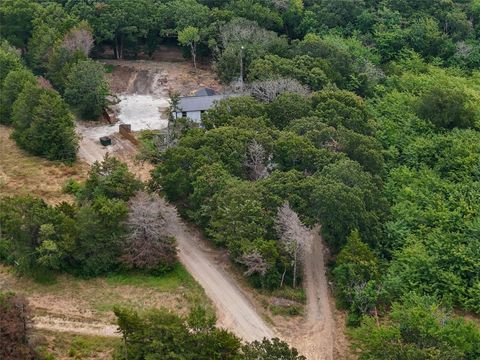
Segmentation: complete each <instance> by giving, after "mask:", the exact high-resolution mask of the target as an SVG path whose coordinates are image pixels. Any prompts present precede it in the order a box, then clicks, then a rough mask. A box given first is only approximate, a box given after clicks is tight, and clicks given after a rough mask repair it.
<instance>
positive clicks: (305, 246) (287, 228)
mask: <svg viewBox="0 0 480 360" xmlns="http://www.w3.org/2000/svg"><path fill="white" fill-rule="evenodd" d="M275 229H276V230H277V234H278V236H279V238H280V241H281V243H282V244H283V247H284V248H285V250H286V251H287V253H288V254H289V255H290V256H291V257H292V265H293V287H296V285H297V267H298V264H299V263H301V262H302V261H303V259H304V256H305V254H306V253H307V252H309V251H310V245H311V236H310V232H309V231H308V228H307V227H306V226H305V225H303V224H302V222H301V221H300V219H299V217H298V215H297V213H296V212H295V211H293V210H292V209H291V208H290V205H289V204H288V202H285V203H284V204H283V205H282V206H281V207H279V208H278V212H277V218H276V219H275ZM282 285H283V277H282V283H281V284H280V286H282Z"/></svg>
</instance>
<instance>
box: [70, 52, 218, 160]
mask: <svg viewBox="0 0 480 360" xmlns="http://www.w3.org/2000/svg"><path fill="white" fill-rule="evenodd" d="M103 62H104V63H105V64H108V65H111V66H113V70H112V72H111V73H110V74H108V75H109V76H108V80H109V83H110V86H111V89H112V92H114V93H115V94H117V96H118V99H119V100H120V102H119V103H118V104H116V105H115V106H113V110H114V112H115V114H116V117H117V119H118V122H117V123H116V124H114V125H110V124H106V123H104V124H98V123H94V122H78V123H77V134H78V135H79V137H80V149H79V157H80V158H81V159H83V160H85V161H86V162H87V163H90V164H91V163H93V162H95V161H101V160H102V158H103V157H104V155H105V154H106V153H107V152H109V153H111V154H113V155H115V156H116V157H118V158H119V159H121V160H123V161H126V160H127V159H130V160H132V159H133V157H134V155H135V154H136V150H135V146H133V145H132V144H131V143H130V142H129V141H128V140H126V139H123V138H122V137H121V136H119V134H118V126H119V125H120V124H130V125H131V129H132V131H134V132H135V131H139V130H159V129H164V128H166V126H167V124H168V120H167V119H168V114H167V110H168V106H169V94H170V92H171V91H176V92H179V93H180V94H182V95H187V94H190V93H191V92H193V91H195V90H198V89H199V88H200V87H205V86H207V87H211V88H214V89H220V85H219V84H218V82H217V81H216V80H215V78H214V76H213V74H212V72H211V71H208V70H201V69H199V70H197V71H195V70H194V69H193V68H192V66H191V64H190V63H187V62H174V63H172V62H155V61H145V60H136V61H128V60H105V61H103ZM101 136H110V137H112V139H113V144H112V146H108V147H104V146H102V145H101V144H100V140H99V139H100V137H101Z"/></svg>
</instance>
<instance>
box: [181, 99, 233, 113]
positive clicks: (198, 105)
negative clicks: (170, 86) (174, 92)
mask: <svg viewBox="0 0 480 360" xmlns="http://www.w3.org/2000/svg"><path fill="white" fill-rule="evenodd" d="M226 97H227V96H226V95H212V96H184V97H181V98H180V101H179V102H178V111H186V112H188V111H204V110H208V109H210V108H211V107H212V106H213V104H214V102H215V101H220V100H222V99H225V98H226Z"/></svg>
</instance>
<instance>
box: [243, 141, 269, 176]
mask: <svg viewBox="0 0 480 360" xmlns="http://www.w3.org/2000/svg"><path fill="white" fill-rule="evenodd" d="M245 167H246V168H247V169H249V172H250V179H251V180H259V179H264V178H266V177H267V176H268V172H269V170H271V169H272V168H273V164H272V161H271V156H267V153H266V151H265V148H264V147H263V145H262V144H260V143H259V142H258V141H257V140H255V139H253V140H252V142H251V143H250V144H248V147H247V154H246V159H245Z"/></svg>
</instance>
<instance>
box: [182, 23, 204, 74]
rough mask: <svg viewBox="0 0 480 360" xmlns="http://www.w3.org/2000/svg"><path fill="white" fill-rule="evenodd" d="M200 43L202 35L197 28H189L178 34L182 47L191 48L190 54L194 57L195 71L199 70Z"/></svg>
mask: <svg viewBox="0 0 480 360" xmlns="http://www.w3.org/2000/svg"><path fill="white" fill-rule="evenodd" d="M199 41H200V33H199V31H198V28H196V27H193V26H188V27H186V28H185V29H183V30H182V31H180V32H179V33H178V42H179V43H180V44H181V45H184V46H188V47H190V54H191V55H192V59H193V65H194V67H195V69H197V45H198V42H199Z"/></svg>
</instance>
